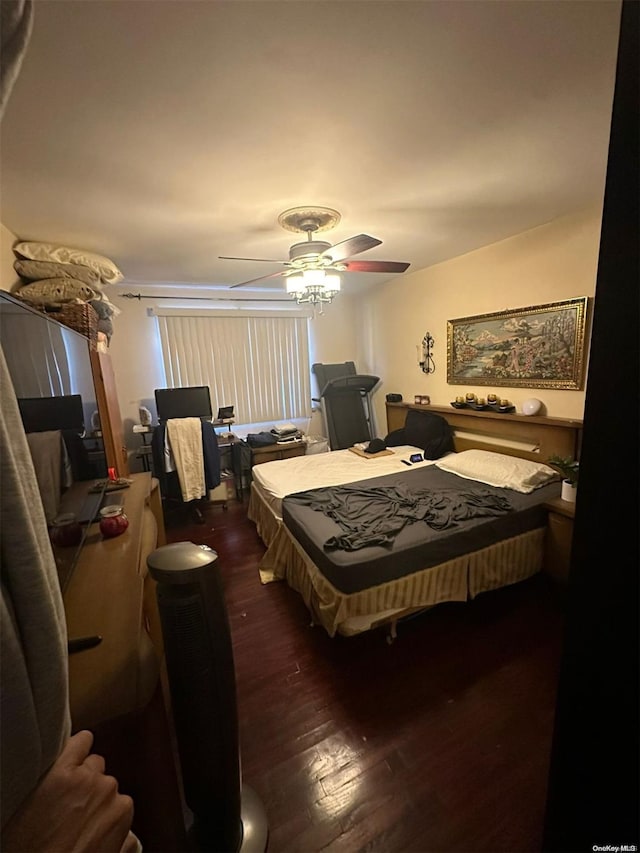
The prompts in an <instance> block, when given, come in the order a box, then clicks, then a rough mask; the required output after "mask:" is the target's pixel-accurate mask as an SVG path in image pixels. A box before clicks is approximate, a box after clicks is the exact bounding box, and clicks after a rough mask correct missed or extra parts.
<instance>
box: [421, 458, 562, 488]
mask: <svg viewBox="0 0 640 853" xmlns="http://www.w3.org/2000/svg"><path fill="white" fill-rule="evenodd" d="M436 465H437V467H438V468H441V469H442V470H443V471H450V472H451V473H452V474H457V475H458V476H459V477H464V478H465V479H467V480H477V481H478V482H479V483H486V484H487V485H488V486H499V487H500V488H503V489H513V491H515V492H522V493H523V494H529V493H530V492H533V490H534V489H537V488H539V487H540V486H544V485H545V484H546V483H550V482H551V481H552V480H556V479H558V473H557V471H554V470H553V468H550V467H549V466H548V465H543V464H542V463H541V462H530V461H529V460H528V459H519V458H518V457H517V456H507V455H505V454H504V453H495V452H493V451H491V450H463V451H462V452H461V453H451V454H449V456H446V457H445V458H444V459H440V460H439V461H438V462H436Z"/></svg>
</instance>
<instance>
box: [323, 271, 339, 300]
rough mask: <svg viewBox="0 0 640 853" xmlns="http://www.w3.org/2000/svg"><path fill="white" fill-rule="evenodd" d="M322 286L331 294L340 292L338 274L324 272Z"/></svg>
mask: <svg viewBox="0 0 640 853" xmlns="http://www.w3.org/2000/svg"><path fill="white" fill-rule="evenodd" d="M324 287H325V290H326V291H327V293H331V294H332V295H333V296H335V294H336V293H339V292H340V276H339V275H338V273H337V272H328V273H326V274H325V277H324Z"/></svg>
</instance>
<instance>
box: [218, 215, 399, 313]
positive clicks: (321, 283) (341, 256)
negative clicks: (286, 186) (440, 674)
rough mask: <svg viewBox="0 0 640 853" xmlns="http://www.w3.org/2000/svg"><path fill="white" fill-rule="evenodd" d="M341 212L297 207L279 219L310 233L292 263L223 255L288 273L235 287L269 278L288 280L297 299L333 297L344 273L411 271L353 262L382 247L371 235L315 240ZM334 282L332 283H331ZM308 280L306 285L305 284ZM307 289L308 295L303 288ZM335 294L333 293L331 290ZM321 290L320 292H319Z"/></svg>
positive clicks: (297, 245)
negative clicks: (277, 266) (326, 294)
mask: <svg viewBox="0 0 640 853" xmlns="http://www.w3.org/2000/svg"><path fill="white" fill-rule="evenodd" d="M340 218H341V217H340V214H339V213H338V211H337V210H333V209H331V208H329V207H293V208H291V209H290V210H285V211H284V212H283V213H281V214H280V216H279V217H278V222H279V224H280V225H281V226H282V227H283V228H285V229H286V230H287V231H296V232H298V233H302V234H304V233H306V235H307V239H306V241H303V242H300V243H294V244H293V246H291V247H290V249H289V259H288V260H286V261H283V260H274V259H272V258H236V257H229V256H227V255H220V256H219V257H220V259H221V260H226V261H259V262H260V263H269V264H281V265H282V266H284V267H286V269H284V270H279V271H278V272H274V273H269V274H268V275H261V276H258V277H257V278H251V279H249V280H248V281H241V282H239V283H238V284H232V285H231V287H232V288H233V287H244V286H245V285H247V284H254V283H255V282H257V281H265V280H266V279H269V278H277V277H278V276H284V277H285V278H286V279H287V291H288V292H289V293H291V294H292V295H293V296H296V294H301V293H305V294H306V293H307V292H309V291H310V288H315V289H316V295H317V294H318V292H319V290H320V291H322V290H323V289H324V291H325V292H331V293H332V295H333V293H335V292H336V291H337V290H339V287H340V280H339V276H338V275H337V274H338V273H340V272H374V273H401V272H404V271H405V270H406V269H407V268H408V267H409V264H408V263H404V262H401V261H360V260H357V261H353V260H351V258H352V257H353V256H354V255H359V254H360V253H361V252H366V251H367V250H368V249H373V247H374V246H379V245H380V244H381V243H382V240H378V239H376V238H375V237H370V236H369V235H368V234H358V235H356V236H355V237H349V239H348V240H343V241H342V242H341V243H336V244H335V245H333V246H332V245H331V244H330V243H327V242H325V241H324V240H315V239H314V235H315V234H317V233H318V232H319V231H327V230H329V229H330V228H334V227H335V226H336V225H337V224H338V222H339V221H340ZM330 279H331V281H329V280H330ZM303 280H306V282H307V283H306V284H302V281H303ZM303 287H304V291H303V290H302V288H303ZM331 287H333V288H334V290H333V291H331V290H330V288H331ZM318 289H319V290H318ZM296 298H298V301H299V302H300V301H312V302H315V301H330V299H326V300H325V299H322V300H321V299H320V298H318V299H313V298H310V299H302V298H300V297H299V296H297V297H296Z"/></svg>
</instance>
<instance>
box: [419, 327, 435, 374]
mask: <svg viewBox="0 0 640 853" xmlns="http://www.w3.org/2000/svg"><path fill="white" fill-rule="evenodd" d="M432 347H433V338H432V337H431V335H430V334H429V332H427V333H426V334H425V336H424V338H423V339H422V341H421V343H419V344H417V346H416V350H417V351H418V365H419V367H420V370H421V371H422V372H423V373H434V372H435V369H436V365H435V362H434V360H433V358H432V356H431V349H432Z"/></svg>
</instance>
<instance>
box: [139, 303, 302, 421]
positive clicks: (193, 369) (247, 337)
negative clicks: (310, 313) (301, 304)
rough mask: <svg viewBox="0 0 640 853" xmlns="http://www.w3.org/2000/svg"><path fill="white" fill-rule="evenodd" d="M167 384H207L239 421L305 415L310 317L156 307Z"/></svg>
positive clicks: (218, 403)
mask: <svg viewBox="0 0 640 853" xmlns="http://www.w3.org/2000/svg"><path fill="white" fill-rule="evenodd" d="M156 314H157V321H158V329H159V333H160V343H161V346H162V355H163V359H164V368H165V374H166V381H167V387H168V388H180V387H185V386H189V385H208V386H209V388H210V390H211V402H212V405H213V406H214V408H215V407H217V406H228V405H234V406H235V417H236V421H238V422H239V423H246V424H250V423H262V422H265V421H274V420H291V419H293V418H308V417H309V416H310V412H311V383H310V376H309V333H308V320H307V318H306V317H300V316H274V315H269V316H265V315H264V314H263V315H260V316H250V315H246V314H244V313H243V314H242V315H240V316H236V315H229V313H225V314H224V316H220V315H218V314H206V315H198V316H193V315H188V314H187V315H185V314H182V313H178V312H176V313H169V312H168V311H167V312H166V313H165V312H164V311H163V312H162V314H160V312H159V311H158V312H156Z"/></svg>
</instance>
